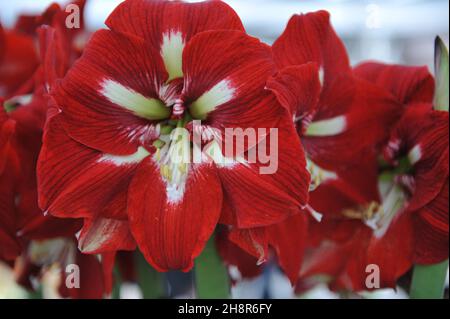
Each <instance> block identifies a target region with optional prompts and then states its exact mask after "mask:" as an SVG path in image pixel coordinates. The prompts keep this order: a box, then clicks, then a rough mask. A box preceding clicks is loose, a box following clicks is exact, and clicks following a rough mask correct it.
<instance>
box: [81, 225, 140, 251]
mask: <svg viewBox="0 0 450 319" xmlns="http://www.w3.org/2000/svg"><path fill="white" fill-rule="evenodd" d="M78 248H79V249H80V251H81V252H83V253H85V254H99V253H105V252H114V251H117V250H134V249H136V243H135V241H134V239H133V237H132V235H131V233H130V229H129V226H128V222H127V221H121V220H114V219H107V218H102V217H100V218H96V219H94V220H92V219H85V220H84V225H83V228H82V229H81V233H80V235H79V237H78Z"/></svg>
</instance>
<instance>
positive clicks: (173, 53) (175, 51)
mask: <svg viewBox="0 0 450 319" xmlns="http://www.w3.org/2000/svg"><path fill="white" fill-rule="evenodd" d="M184 46H185V43H184V39H183V34H182V33H181V32H180V31H174V30H170V31H169V32H167V33H164V34H163V40H162V44H161V56H162V58H163V61H164V65H165V66H166V70H167V73H169V79H168V81H171V80H173V79H176V78H181V77H183V50H184Z"/></svg>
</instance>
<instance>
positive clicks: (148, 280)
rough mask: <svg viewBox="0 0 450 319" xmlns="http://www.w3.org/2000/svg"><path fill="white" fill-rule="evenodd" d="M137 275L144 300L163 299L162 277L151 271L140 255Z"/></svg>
mask: <svg viewBox="0 0 450 319" xmlns="http://www.w3.org/2000/svg"><path fill="white" fill-rule="evenodd" d="M138 274H139V286H140V287H141V290H142V294H143V297H144V299H159V298H163V297H165V295H166V292H165V287H164V276H163V275H162V274H161V273H159V272H157V271H156V270H155V269H153V268H152V267H151V266H150V265H149V264H148V263H147V261H146V260H145V258H144V256H143V255H142V254H140V253H139V255H138Z"/></svg>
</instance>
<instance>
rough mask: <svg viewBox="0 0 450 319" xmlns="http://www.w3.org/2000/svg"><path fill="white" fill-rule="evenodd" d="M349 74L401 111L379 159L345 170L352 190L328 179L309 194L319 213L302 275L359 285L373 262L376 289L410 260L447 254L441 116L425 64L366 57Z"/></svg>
mask: <svg viewBox="0 0 450 319" xmlns="http://www.w3.org/2000/svg"><path fill="white" fill-rule="evenodd" d="M355 74H356V75H357V76H358V77H363V78H365V79H367V80H368V81H371V82H372V83H373V84H375V85H376V86H378V87H379V88H381V89H383V90H385V91H386V92H387V93H388V94H390V95H391V96H392V97H393V98H394V99H396V100H397V101H398V103H400V104H401V105H402V107H401V111H402V113H403V115H402V117H401V120H400V121H399V122H398V123H396V125H395V126H392V127H390V128H389V132H390V138H389V141H387V142H386V144H387V146H386V147H385V149H384V157H385V161H383V162H382V163H381V164H380V162H379V161H378V160H377V158H376V157H370V156H369V157H367V158H366V160H365V161H363V167H361V168H360V169H359V168H358V167H355V169H354V170H352V175H353V176H349V177H350V179H349V180H350V181H353V182H354V183H355V184H356V185H358V190H359V191H358V192H357V193H353V194H349V193H346V192H345V191H343V189H342V188H341V187H339V186H338V185H336V184H333V183H329V184H327V185H323V186H321V187H320V188H319V189H318V190H317V191H316V192H313V193H312V194H311V202H312V203H313V204H314V205H316V206H315V207H317V209H319V210H321V211H323V212H326V215H325V217H324V220H323V222H322V224H320V225H312V226H311V228H312V230H311V236H310V240H311V245H312V247H315V248H313V249H310V250H309V253H308V257H307V262H306V263H305V267H304V269H303V276H309V275H311V274H328V275H331V276H332V279H333V280H332V287H333V288H335V289H352V290H365V289H367V287H366V285H365V279H366V276H367V273H366V267H367V265H370V264H376V265H378V266H379V267H380V275H381V286H382V287H394V286H395V284H396V282H397V279H398V278H399V277H400V276H401V275H403V274H405V273H406V272H407V271H408V270H409V269H410V268H411V266H412V265H413V264H414V263H418V264H433V263H437V262H440V261H443V260H445V259H447V258H448V194H447V193H448V113H446V112H441V111H435V110H433V109H432V105H431V102H432V99H433V92H434V80H433V77H432V76H431V75H430V74H429V72H428V71H427V69H426V68H419V67H406V66H401V65H385V64H381V63H374V62H369V63H363V64H361V65H360V66H358V67H357V68H356V69H355ZM377 154H381V149H377V152H376V153H375V155H377ZM344 256H345V257H344ZM349 256H351V257H350V258H349Z"/></svg>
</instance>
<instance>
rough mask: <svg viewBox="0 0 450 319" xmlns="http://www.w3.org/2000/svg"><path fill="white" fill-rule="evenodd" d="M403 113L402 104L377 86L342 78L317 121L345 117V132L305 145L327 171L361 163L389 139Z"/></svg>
mask: <svg viewBox="0 0 450 319" xmlns="http://www.w3.org/2000/svg"><path fill="white" fill-rule="evenodd" d="M322 105H326V106H327V107H326V108H324V107H322ZM401 111H402V109H401V107H400V105H399V104H398V102H396V101H395V100H394V99H393V98H392V97H391V95H389V94H387V93H386V92H384V91H383V90H380V89H379V88H377V87H376V86H375V85H373V84H370V83H369V82H367V81H363V80H357V79H354V80H351V79H350V78H341V79H340V81H336V82H334V83H333V85H331V86H330V88H329V89H327V90H326V91H325V92H324V94H323V95H322V99H321V102H320V106H319V108H318V113H317V114H316V116H315V117H314V121H317V120H322V119H325V120H326V119H330V118H334V117H337V116H343V117H344V118H345V127H344V129H343V131H342V132H340V133H338V134H334V135H333V134H330V135H324V136H305V137H303V139H302V141H303V145H304V147H305V150H306V152H307V154H308V156H309V157H310V158H311V159H312V160H313V161H314V162H315V163H316V164H318V165H319V166H322V167H324V168H329V169H332V168H334V169H336V168H337V167H339V166H344V167H345V166H348V165H350V163H359V162H361V161H362V160H363V158H364V157H365V156H367V154H370V153H372V152H373V151H376V150H377V149H379V148H380V145H381V144H383V143H384V142H385V141H386V140H387V139H388V132H389V129H390V128H391V127H392V125H393V124H394V123H395V121H397V120H398V118H399V117H400V114H401ZM349 145H351V147H349Z"/></svg>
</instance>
